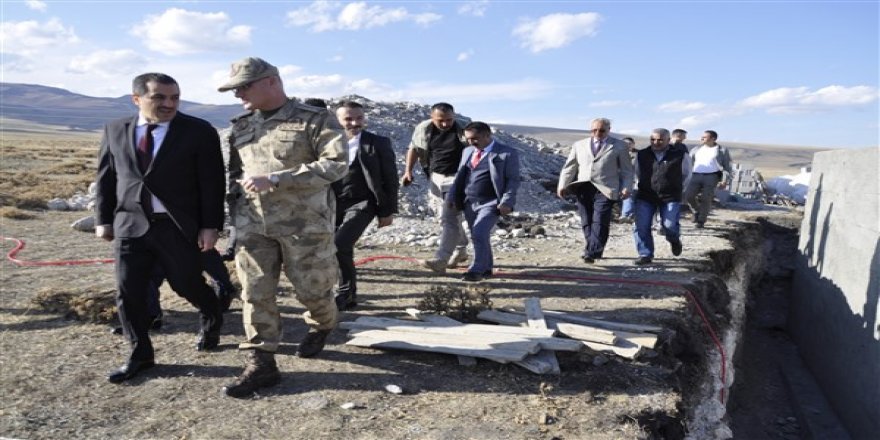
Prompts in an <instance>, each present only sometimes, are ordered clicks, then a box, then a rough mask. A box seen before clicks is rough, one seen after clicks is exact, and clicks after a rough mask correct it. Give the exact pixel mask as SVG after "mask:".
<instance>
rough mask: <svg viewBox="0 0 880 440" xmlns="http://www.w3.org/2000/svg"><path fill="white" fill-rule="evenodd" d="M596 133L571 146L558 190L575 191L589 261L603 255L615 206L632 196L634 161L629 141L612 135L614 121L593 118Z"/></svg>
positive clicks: (585, 253)
mask: <svg viewBox="0 0 880 440" xmlns="http://www.w3.org/2000/svg"><path fill="white" fill-rule="evenodd" d="M590 131H591V133H592V136H591V137H589V138H587V139H584V140H580V141H577V142H575V143H574V145H572V146H571V152H570V153H569V155H568V159H567V160H566V161H565V165H563V166H562V171H561V172H560V173H559V184H558V185H557V187H556V193H557V194H558V195H559V197H565V196H566V195H567V194H571V195H573V196H574V197H575V198H576V200H577V207H578V214H580V217H581V229H582V230H583V234H584V241H585V246H584V253H583V255H582V256H581V258H582V259H583V260H584V262H585V263H594V262H595V261H596V260H598V259H600V258H602V252H604V251H605V243H606V242H608V233H609V231H610V229H611V208H613V207H614V203H615V202H616V201H617V200H621V199H626V198H627V197H629V196H630V190H631V188H632V185H633V164H632V159H631V158H630V155H629V147H627V145H626V143H624V142H623V141H621V140H619V139H615V138H613V137H611V136H609V135H610V134H611V121H610V120H608V119H605V118H597V119H593V121H592V122H591V123H590Z"/></svg>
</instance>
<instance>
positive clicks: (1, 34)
mask: <svg viewBox="0 0 880 440" xmlns="http://www.w3.org/2000/svg"><path fill="white" fill-rule="evenodd" d="M0 41H3V52H4V53H12V54H19V55H32V54H36V53H37V52H39V51H41V50H42V49H45V48H53V47H55V48H57V47H59V46H65V45H68V44H75V43H78V42H79V38H78V37H77V36H76V33H75V32H74V31H73V27H64V24H62V23H61V20H59V19H57V18H52V19H50V20H48V21H46V22H44V23H39V22H37V21H34V20H29V21H18V22H14V21H5V22H3V23H0Z"/></svg>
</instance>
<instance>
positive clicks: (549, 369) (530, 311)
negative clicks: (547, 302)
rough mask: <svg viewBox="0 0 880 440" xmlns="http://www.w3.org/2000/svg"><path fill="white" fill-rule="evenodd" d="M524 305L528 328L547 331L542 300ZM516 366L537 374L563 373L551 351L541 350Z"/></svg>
mask: <svg viewBox="0 0 880 440" xmlns="http://www.w3.org/2000/svg"><path fill="white" fill-rule="evenodd" d="M524 304H525V308H526V320H527V324H528V326H529V327H530V328H537V329H546V328H547V323H546V322H545V321H544V314H543V313H542V312H541V302H540V300H539V299H538V298H528V299H526V300H525V302H524ZM516 364H517V365H519V366H520V367H523V368H525V369H527V370H529V371H531V372H533V373H536V374H547V373H552V374H560V373H561V372H562V371H561V370H560V369H559V360H558V359H556V353H554V352H552V351H550V350H541V351H539V352H538V353H536V354H533V355H531V356H528V357H526V358H525V359H523V360H521V361H517V362H516Z"/></svg>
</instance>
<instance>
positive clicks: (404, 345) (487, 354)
mask: <svg viewBox="0 0 880 440" xmlns="http://www.w3.org/2000/svg"><path fill="white" fill-rule="evenodd" d="M346 344H347V345H355V346H358V347H369V348H386V349H388V348H390V349H396V350H409V351H422V352H428V353H441V354H451V355H456V356H468V357H474V358H482V359H487V360H490V361H494V362H498V363H501V364H507V363H510V362H515V361H517V360H520V359H525V358H526V356H529V353H527V352H525V351H505V350H492V351H490V350H479V349H473V348H461V347H444V346H436V347H429V346H423V345H419V344H413V343H411V342H405V341H388V340H384V339H374V338H367V337H357V338H354V339H351V340H350V341H348V342H346Z"/></svg>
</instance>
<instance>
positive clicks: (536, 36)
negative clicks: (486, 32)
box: [513, 12, 602, 53]
mask: <svg viewBox="0 0 880 440" xmlns="http://www.w3.org/2000/svg"><path fill="white" fill-rule="evenodd" d="M600 21H602V16H600V15H599V14H597V13H595V12H584V13H581V14H550V15H545V16H543V17H541V18H539V19H537V20H526V21H524V22H522V23H520V24H519V25H517V26H516V27H515V28H514V29H513V36H514V37H517V38H519V39H520V46H522V47H524V48H527V49H529V50H530V51H532V52H533V53H537V52H541V51H544V50H547V49H558V48H560V47H563V46H566V45H568V44H570V43H571V42H573V41H574V40H577V39H579V38H583V37H592V36H593V35H596V32H597V28H598V26H599V22H600Z"/></svg>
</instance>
